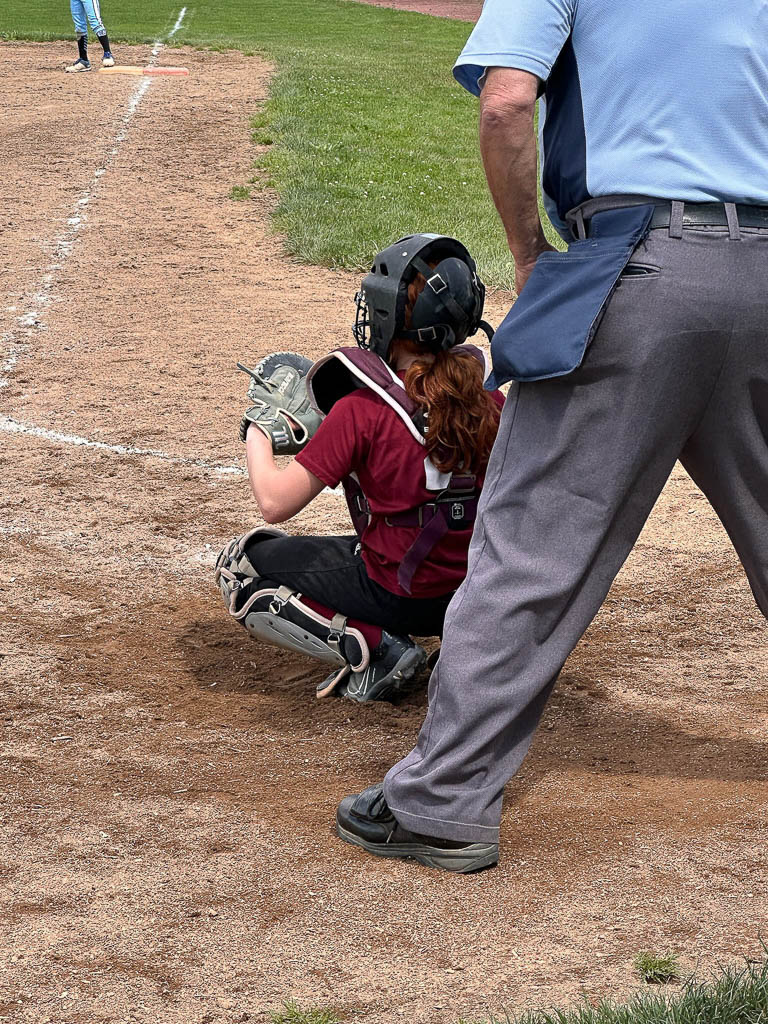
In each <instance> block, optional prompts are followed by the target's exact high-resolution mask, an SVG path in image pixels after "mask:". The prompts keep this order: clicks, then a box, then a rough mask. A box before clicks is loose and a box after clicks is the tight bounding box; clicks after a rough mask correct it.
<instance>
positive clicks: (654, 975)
mask: <svg viewBox="0 0 768 1024" xmlns="http://www.w3.org/2000/svg"><path fill="white" fill-rule="evenodd" d="M635 970H636V971H637V973H638V974H639V975H640V977H641V978H642V979H643V981H646V982H648V984H649V985H664V984H666V983H667V982H669V981H677V980H678V979H679V978H680V964H679V962H678V959H677V956H676V955H675V954H674V953H661V954H659V953H647V952H644V953H638V954H637V956H636V957H635Z"/></svg>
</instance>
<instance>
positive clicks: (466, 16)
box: [361, 0, 483, 21]
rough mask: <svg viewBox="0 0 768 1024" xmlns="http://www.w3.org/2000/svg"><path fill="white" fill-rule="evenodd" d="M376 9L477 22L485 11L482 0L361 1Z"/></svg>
mask: <svg viewBox="0 0 768 1024" xmlns="http://www.w3.org/2000/svg"><path fill="white" fill-rule="evenodd" d="M361 2H362V3H369V4H373V6H374V7H394V8H395V10H398V11H416V12H417V13H418V14H433V15H435V16H436V17H438V18H457V19H458V20H459V21H477V19H478V18H479V17H480V12H481V11H482V9H483V4H482V0H361Z"/></svg>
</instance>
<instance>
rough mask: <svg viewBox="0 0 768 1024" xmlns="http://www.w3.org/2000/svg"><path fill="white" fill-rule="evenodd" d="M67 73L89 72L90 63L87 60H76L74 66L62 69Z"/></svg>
mask: <svg viewBox="0 0 768 1024" xmlns="http://www.w3.org/2000/svg"><path fill="white" fill-rule="evenodd" d="M64 70H65V71H66V72H68V73H70V72H75V71H90V70H91V62H90V61H89V60H82V59H81V60H76V61H75V63H74V64H70V65H69V67H68V68H64Z"/></svg>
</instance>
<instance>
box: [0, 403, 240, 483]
mask: <svg viewBox="0 0 768 1024" xmlns="http://www.w3.org/2000/svg"><path fill="white" fill-rule="evenodd" d="M0 430H1V431H3V432H4V433H6V434H26V435H27V436H29V437H39V438H41V439H42V440H44V441H53V442H54V443H55V444H67V445H73V446H74V447H76V448H90V449H92V450H95V451H99V452H109V453H110V454H112V455H123V456H142V457H144V458H151V459H162V461H163V462H170V463H172V464H174V465H178V466H197V467H198V468H199V469H207V470H209V472H211V473H219V474H221V475H222V476H247V475H248V472H247V470H245V469H243V468H242V467H241V466H217V465H216V463H214V462H208V460H207V459H190V458H185V457H184V456H183V455H170V454H169V453H168V452H164V451H162V450H161V449H159V448H133V447H131V445H127V444H107V442H106V441H93V440H91V439H90V438H88V437H81V436H80V435H79V434H62V433H60V432H59V431H58V430H48V429H47V428H46V427H35V426H33V425H32V424H30V423H22V422H21V421H20V420H15V419H13V418H12V417H11V416H0Z"/></svg>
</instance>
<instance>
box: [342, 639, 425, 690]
mask: <svg viewBox="0 0 768 1024" xmlns="http://www.w3.org/2000/svg"><path fill="white" fill-rule="evenodd" d="M426 663H427V655H426V652H425V651H424V650H423V649H422V648H415V649H411V650H408V651H406V652H405V654H403V656H402V658H400V660H399V661H398V663H397V664H396V665H395V667H394V668H393V669H392V671H391V672H390V673H389V674H388V675H386V676H384V678H383V679H380V680H379V682H378V683H376V685H375V686H373V687H371V689H370V690H369V691H368V692H367V693H365V695H364V696H362V697H355V696H353V695H352V694H350V693H347V692H346V690H345V691H344V693H343V696H344V697H347V698H348V699H349V700H353V701H354V702H355V703H356V704H368V703H369V702H370V701H373V700H389V698H390V697H394V696H395V695H396V694H398V693H400V692H401V691H402V690H404V689H405V687H406V684H407V683H409V682H410V681H411V680H412V679H414V678H415V677H416V676H417V675H418V674H419V672H420V671H421V670H422V669H423V668H424V666H425V665H426Z"/></svg>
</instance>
